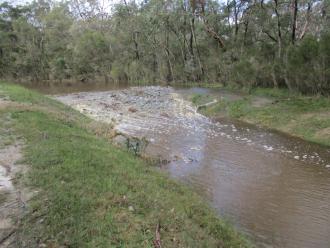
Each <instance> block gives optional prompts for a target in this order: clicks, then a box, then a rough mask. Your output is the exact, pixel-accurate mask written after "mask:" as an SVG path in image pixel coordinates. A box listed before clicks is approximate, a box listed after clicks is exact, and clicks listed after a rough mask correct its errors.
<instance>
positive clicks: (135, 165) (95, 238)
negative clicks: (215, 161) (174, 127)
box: [0, 83, 249, 247]
mask: <svg viewBox="0 0 330 248" xmlns="http://www.w3.org/2000/svg"><path fill="white" fill-rule="evenodd" d="M0 97H7V98H8V97H9V98H10V100H12V101H13V102H12V103H11V104H9V105H8V106H6V107H2V108H0V130H2V131H1V132H0V135H2V134H3V133H4V130H5V129H6V127H4V126H2V123H4V122H2V121H1V120H4V119H8V117H10V121H11V125H12V127H13V129H14V130H15V134H16V135H18V136H21V137H23V139H24V142H25V144H26V146H25V147H24V155H25V163H26V164H29V165H30V170H29V173H28V178H25V180H26V183H27V184H28V185H29V186H30V187H31V188H35V189H38V191H39V193H38V194H37V195H36V196H35V197H34V198H33V199H32V200H31V202H30V204H29V211H28V214H27V216H26V217H25V218H24V219H23V221H22V225H21V227H20V229H19V232H18V233H19V238H18V239H17V246H18V247H23V246H26V247H35V246H36V243H45V244H47V245H48V246H49V247H60V246H61V247H63V246H64V247H153V240H154V239H155V229H156V226H157V223H158V222H160V224H161V230H160V234H161V240H162V245H163V247H247V246H249V245H248V244H247V242H246V241H245V239H244V238H242V236H241V235H239V234H238V233H237V232H236V231H234V230H233V229H232V228H231V227H230V225H228V224H226V223H225V222H223V221H222V220H220V219H218V218H217V217H216V215H215V214H214V213H213V211H212V210H210V209H209V208H208V207H207V206H206V205H205V203H203V201H202V200H201V199H200V198H199V197H198V196H197V195H195V193H193V192H191V191H190V190H189V189H188V188H186V187H185V186H182V185H179V184H178V183H176V182H174V181H172V180H171V179H169V178H168V177H167V176H165V175H163V174H162V173H160V172H158V171H157V170H156V169H155V168H153V167H152V166H150V165H147V164H146V162H144V161H143V160H141V159H139V158H136V157H134V156H133V155H131V154H129V153H127V152H126V151H123V150H120V149H118V148H115V147H113V146H112V145H111V144H110V143H109V142H108V140H107V139H106V138H104V135H103V134H104V133H106V132H104V130H103V129H102V128H103V127H102V128H100V129H101V131H97V130H98V127H99V126H98V125H97V124H95V123H94V122H93V121H91V120H90V119H88V118H86V117H84V116H83V115H81V114H79V113H78V112H76V111H74V110H72V109H70V108H68V107H66V106H64V105H62V104H60V103H59V102H56V101H54V100H51V99H49V98H47V97H44V96H42V95H39V94H37V93H34V92H32V91H29V90H26V89H23V88H21V87H18V86H13V85H7V84H4V83H0ZM1 126H2V127H1ZM1 128H2V129H1ZM95 133H101V135H96V134H95ZM0 138H1V136H0Z"/></svg>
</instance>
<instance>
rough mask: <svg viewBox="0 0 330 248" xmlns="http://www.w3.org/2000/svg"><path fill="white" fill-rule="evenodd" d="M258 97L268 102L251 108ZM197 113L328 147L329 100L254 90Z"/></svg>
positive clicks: (329, 133)
mask: <svg viewBox="0 0 330 248" xmlns="http://www.w3.org/2000/svg"><path fill="white" fill-rule="evenodd" d="M194 97H195V98H197V99H198V98H203V96H194ZM260 97H262V98H266V99H268V100H269V101H268V103H267V102H266V103H265V104H262V105H261V106H255V105H254V104H253V102H254V101H256V100H258V98H260ZM201 112H202V113H203V114H205V115H207V116H210V117H218V116H220V117H224V116H226V117H230V118H235V119H239V120H242V121H246V122H249V123H252V124H257V125H261V126H264V127H267V128H271V129H275V130H279V131H282V132H285V133H288V134H291V135H294V136H297V137H300V138H303V139H305V140H308V141H311V142H314V143H318V144H322V145H326V146H330V98H327V97H318V96H315V97H310V96H302V95H299V94H293V93H290V92H289V91H287V90H284V89H261V88H257V89H254V90H252V91H251V92H250V94H247V95H246V96H245V97H243V98H242V99H239V100H234V101H233V100H226V99H219V102H218V103H217V104H215V105H212V106H209V107H207V108H205V109H203V110H202V111H201Z"/></svg>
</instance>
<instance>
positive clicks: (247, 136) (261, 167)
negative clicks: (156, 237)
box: [55, 86, 330, 248]
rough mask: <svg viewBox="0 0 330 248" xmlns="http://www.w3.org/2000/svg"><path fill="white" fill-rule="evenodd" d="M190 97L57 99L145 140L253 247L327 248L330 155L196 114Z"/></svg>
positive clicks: (120, 93) (136, 93) (142, 91)
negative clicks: (250, 241)
mask: <svg viewBox="0 0 330 248" xmlns="http://www.w3.org/2000/svg"><path fill="white" fill-rule="evenodd" d="M192 92H198V93H207V94H218V95H219V94H220V95H221V96H223V97H228V98H235V97H240V96H239V95H235V94H231V93H228V92H223V91H219V90H218V91H217V90H210V89H201V88H194V89H173V88H168V87H158V86H157V87H133V88H128V89H120V90H111V91H99V92H78V93H69V94H67V93H66V94H64V95H63V94H60V95H56V96H55V98H56V99H58V100H60V101H62V102H64V103H65V104H67V105H70V106H72V107H74V108H75V109H78V110H79V111H81V112H82V113H85V114H86V115H88V116H90V117H92V118H94V119H96V120H99V121H104V122H107V123H113V124H115V127H116V129H118V130H119V131H121V132H123V133H126V134H129V135H134V136H138V137H145V138H147V139H148V140H149V141H150V144H149V146H148V148H147V150H146V152H147V153H148V154H149V155H152V156H160V157H161V158H164V159H166V160H168V161H169V163H168V164H164V165H163V166H161V170H163V171H166V172H167V173H168V174H169V175H170V176H171V177H173V178H176V179H177V180H179V181H182V182H184V183H186V184H188V185H190V186H191V188H192V189H193V190H195V191H197V192H198V193H199V194H200V195H201V196H202V197H203V198H204V199H205V200H206V201H207V202H209V204H210V205H211V206H213V207H214V208H215V209H216V211H217V212H218V213H219V214H220V215H221V216H222V217H224V218H225V219H227V220H229V221H230V222H231V223H233V225H235V226H236V227H237V228H238V229H239V230H241V231H242V232H243V233H245V234H246V235H247V236H249V238H250V239H251V240H252V241H253V242H254V243H255V244H256V245H257V247H290V248H291V247H292V248H293V247H297V248H298V247H299V248H301V247H309V248H312V247H318V248H322V247H324V248H329V247H330V168H328V167H330V166H329V165H330V149H329V148H325V147H321V146H318V145H315V144H311V143H308V142H305V141H302V140H300V139H296V138H293V137H289V136H286V135H283V134H280V133H277V132H272V131H269V130H265V129H262V128H259V127H255V126H252V125H247V124H244V123H239V122H235V121H232V120H228V119H221V120H211V119H209V118H207V117H205V116H203V115H201V114H199V113H198V112H197V111H196V107H194V106H193V105H192V104H191V103H190V102H189V101H187V100H186V99H187V95H189V94H191V93H192Z"/></svg>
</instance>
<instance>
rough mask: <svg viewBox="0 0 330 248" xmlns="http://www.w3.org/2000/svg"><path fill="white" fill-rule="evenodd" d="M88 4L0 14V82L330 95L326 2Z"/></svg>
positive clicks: (43, 5)
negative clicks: (213, 85)
mask: <svg viewBox="0 0 330 248" xmlns="http://www.w3.org/2000/svg"><path fill="white" fill-rule="evenodd" d="M87 2H88V3H87ZM87 2H86V1H65V2H58V1H42V0H39V1H35V2H33V3H31V4H26V5H25V6H23V7H22V6H12V5H10V4H9V3H4V4H1V6H0V65H1V66H0V77H2V78H12V79H24V80H34V81H41V82H49V81H54V80H56V81H62V80H71V81H72V82H74V81H77V80H81V81H87V80H90V81H97V80H102V81H103V80H104V81H106V82H114V83H118V82H119V83H120V82H123V83H131V84H137V83H141V82H142V83H144V84H156V83H168V84H170V83H180V84H181V83H185V82H189V81H191V82H198V83H200V84H202V83H203V82H217V83H222V84H224V85H230V84H235V85H239V86H240V87H243V88H250V89H252V88H254V87H256V86H259V87H260V86H261V87H274V88H287V89H289V90H290V91H296V92H300V93H303V94H323V95H328V94H329V93H330V82H329V78H330V69H329V68H330V51H329V50H330V48H329V40H330V38H329V32H328V28H327V27H329V20H328V19H329V18H328V19H327V18H326V17H324V16H325V15H324V14H323V12H322V11H323V9H325V10H326V9H327V8H328V5H327V4H326V1H319V2H317V3H316V2H315V3H313V4H310V3H309V2H301V3H299V6H297V8H298V15H297V20H296V24H297V27H296V28H295V29H294V26H293V25H292V20H293V18H294V16H293V11H290V10H291V9H292V6H291V5H290V4H291V3H290V2H285V1H283V0H279V1H276V2H272V1H270V2H267V3H264V2H262V3H261V2H259V1H227V2H226V4H220V3H219V2H217V1H212V0H209V1H206V2H205V1H184V2H181V1H177V0H175V1H171V2H166V1H165V2H164V1H159V0H152V1H146V2H143V3H141V4H137V3H135V2H134V1H127V2H126V4H125V2H121V3H118V4H115V5H114V6H113V8H112V10H111V12H110V11H109V10H105V9H104V8H103V6H101V2H99V1H87ZM276 3H277V4H276ZM324 13H325V12H324ZM307 16H308V18H307V19H308V20H309V21H308V22H306V17H307ZM319 16H322V17H320V18H318V17H319Z"/></svg>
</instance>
